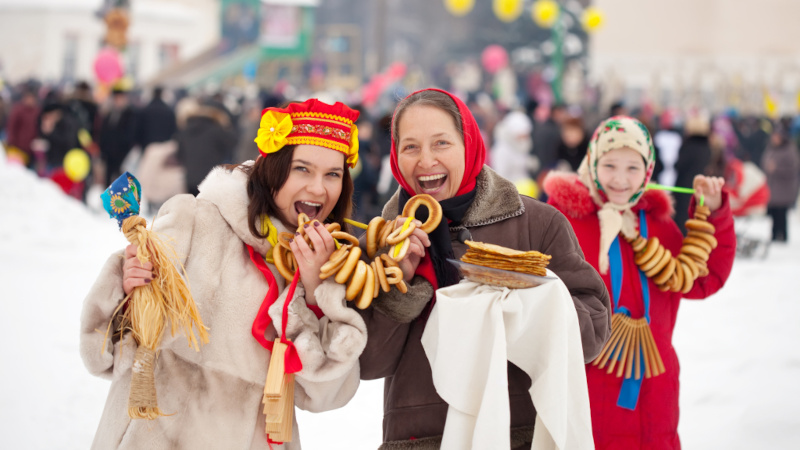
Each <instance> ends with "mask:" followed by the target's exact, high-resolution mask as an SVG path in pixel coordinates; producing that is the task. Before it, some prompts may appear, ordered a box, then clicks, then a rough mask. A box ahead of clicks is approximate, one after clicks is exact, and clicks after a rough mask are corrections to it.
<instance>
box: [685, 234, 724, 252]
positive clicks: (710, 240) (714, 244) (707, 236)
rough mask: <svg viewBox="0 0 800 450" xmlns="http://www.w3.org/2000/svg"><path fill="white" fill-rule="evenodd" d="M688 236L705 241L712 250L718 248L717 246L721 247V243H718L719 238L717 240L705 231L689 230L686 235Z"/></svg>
mask: <svg viewBox="0 0 800 450" xmlns="http://www.w3.org/2000/svg"><path fill="white" fill-rule="evenodd" d="M686 236H692V237H696V238H700V239H703V240H704V241H706V242H708V244H709V245H710V246H711V249H712V250H713V249H715V248H717V245H719V242H718V241H717V238H715V237H714V235H713V234H711V233H706V232H705V231H695V230H689V231H688V232H687V233H686Z"/></svg>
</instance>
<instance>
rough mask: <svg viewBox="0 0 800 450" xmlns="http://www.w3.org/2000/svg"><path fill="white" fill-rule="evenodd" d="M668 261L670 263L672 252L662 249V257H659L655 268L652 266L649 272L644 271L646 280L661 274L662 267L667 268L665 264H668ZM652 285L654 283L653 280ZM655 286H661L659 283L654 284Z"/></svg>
mask: <svg viewBox="0 0 800 450" xmlns="http://www.w3.org/2000/svg"><path fill="white" fill-rule="evenodd" d="M670 261H672V252H670V251H669V250H668V249H664V255H663V256H662V257H661V259H660V260H658V263H657V264H656V265H655V266H653V267H652V268H651V269H650V270H648V271H646V272H645V273H644V274H645V275H646V276H647V278H653V277H654V276H655V275H656V274H658V273H659V272H661V271H662V270H663V269H664V267H667V264H669V262H670ZM653 283H655V280H653ZM656 284H661V283H656Z"/></svg>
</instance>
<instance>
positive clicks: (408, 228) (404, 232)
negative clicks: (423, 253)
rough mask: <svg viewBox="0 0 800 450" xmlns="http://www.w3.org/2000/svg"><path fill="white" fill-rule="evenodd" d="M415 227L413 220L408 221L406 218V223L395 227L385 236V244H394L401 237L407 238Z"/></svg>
mask: <svg viewBox="0 0 800 450" xmlns="http://www.w3.org/2000/svg"><path fill="white" fill-rule="evenodd" d="M416 228H417V226H416V225H414V222H410V221H409V219H406V223H404V224H403V226H402V227H400V228H397V229H395V230H394V231H392V232H391V233H390V234H389V236H387V237H386V244H388V245H396V244H398V243H399V242H400V241H402V240H403V239H408V237H409V236H411V233H412V232H413V231H414V229H416Z"/></svg>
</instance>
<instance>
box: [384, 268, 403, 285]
mask: <svg viewBox="0 0 800 450" xmlns="http://www.w3.org/2000/svg"><path fill="white" fill-rule="evenodd" d="M384 270H385V271H386V282H387V283H389V284H390V285H393V284H399V283H400V282H402V281H403V271H402V270H400V268H399V267H386V268H385V269H384Z"/></svg>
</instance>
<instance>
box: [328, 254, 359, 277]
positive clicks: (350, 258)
mask: <svg viewBox="0 0 800 450" xmlns="http://www.w3.org/2000/svg"><path fill="white" fill-rule="evenodd" d="M360 259H361V248H359V247H353V248H352V249H351V250H350V254H348V255H347V261H345V263H344V267H342V268H341V269H340V270H339V273H337V274H336V278H334V280H335V281H336V282H337V283H339V284H345V283H346V282H347V280H348V279H350V275H351V274H352V273H353V271H354V270H355V269H356V265H357V264H358V261H359V260H360Z"/></svg>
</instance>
